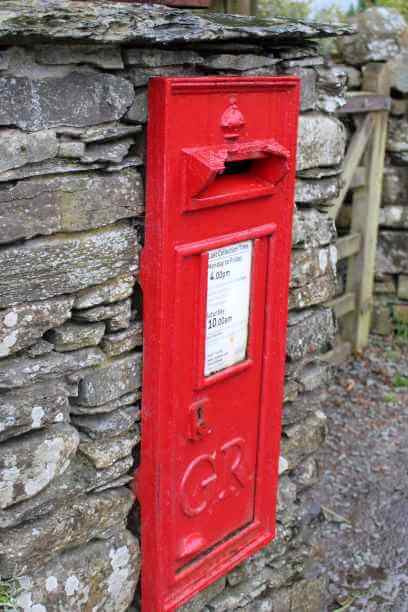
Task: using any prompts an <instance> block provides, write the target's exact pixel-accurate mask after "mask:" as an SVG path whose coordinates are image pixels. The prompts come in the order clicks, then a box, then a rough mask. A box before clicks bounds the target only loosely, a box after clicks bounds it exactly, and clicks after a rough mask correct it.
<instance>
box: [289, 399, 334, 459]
mask: <svg viewBox="0 0 408 612" xmlns="http://www.w3.org/2000/svg"><path fill="white" fill-rule="evenodd" d="M326 423H327V418H326V417H325V415H324V414H323V413H322V412H320V411H317V412H315V413H314V414H312V415H311V416H309V417H308V418H307V419H306V420H305V421H303V422H302V423H297V424H296V425H291V426H290V427H286V428H285V430H284V436H283V438H282V441H281V456H282V457H283V458H284V459H286V461H287V462H288V466H289V470H293V469H294V468H295V467H296V466H297V465H299V463H300V462H301V461H303V460H304V459H305V458H306V457H308V456H309V455H311V454H312V453H315V452H316V451H317V450H319V448H320V447H321V446H322V445H323V443H324V440H325V438H326V433H327V424H326Z"/></svg>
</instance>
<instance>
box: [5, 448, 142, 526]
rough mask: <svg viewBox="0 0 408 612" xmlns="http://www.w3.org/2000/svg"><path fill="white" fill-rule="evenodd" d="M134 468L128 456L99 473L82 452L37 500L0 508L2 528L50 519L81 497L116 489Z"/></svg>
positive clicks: (28, 500)
mask: <svg viewBox="0 0 408 612" xmlns="http://www.w3.org/2000/svg"><path fill="white" fill-rule="evenodd" d="M132 466H133V457H131V456H128V457H126V458H125V459H120V460H119V461H116V463H114V464H113V465H112V466H110V467H108V468H106V469H101V470H97V469H96V468H95V466H94V465H92V463H91V462H90V461H88V459H87V458H86V457H85V456H84V455H82V453H77V454H76V455H75V456H73V457H72V458H71V461H70V463H69V465H68V467H67V469H66V470H65V471H64V472H63V473H62V474H60V475H57V476H55V477H54V478H53V480H52V481H51V482H50V483H49V484H48V485H47V486H46V487H45V488H44V489H43V490H42V491H40V492H39V493H37V494H36V495H34V497H30V498H29V499H26V500H24V501H20V502H19V503H18V504H15V505H13V506H10V507H8V508H6V509H4V510H1V509H0V529H7V528H9V527H15V526H18V525H20V524H21V523H25V522H27V521H34V520H37V519H39V518H41V517H47V516H50V515H51V514H52V513H54V512H56V511H57V510H58V509H59V508H61V507H66V505H67V503H70V502H71V500H75V499H76V498H77V497H79V496H82V495H85V494H86V493H90V492H93V491H96V490H99V489H102V488H109V487H111V486H115V483H117V482H118V481H119V480H120V479H123V478H124V477H125V476H128V474H129V471H130V469H131V468H132ZM119 486H120V485H119Z"/></svg>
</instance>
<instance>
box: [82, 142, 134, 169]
mask: <svg viewBox="0 0 408 612" xmlns="http://www.w3.org/2000/svg"><path fill="white" fill-rule="evenodd" d="M133 144H134V140H133V139H132V138H123V139H122V140H114V141H113V142H98V143H94V144H89V145H87V147H86V149H85V153H84V155H82V157H81V162H83V163H84V164H92V163H94V162H111V163H113V164H118V163H120V162H121V161H122V160H123V159H124V158H125V157H126V155H127V154H128V153H129V149H130V147H131V146H132V145H133Z"/></svg>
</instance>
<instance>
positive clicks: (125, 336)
mask: <svg viewBox="0 0 408 612" xmlns="http://www.w3.org/2000/svg"><path fill="white" fill-rule="evenodd" d="M142 329H143V325H142V322H141V321H134V322H133V323H131V324H130V325H129V328H128V329H126V330H124V331H121V332H118V333H116V334H107V335H106V336H105V337H104V338H103V340H102V343H101V349H102V350H103V351H104V352H105V353H106V354H107V355H109V357H115V356H117V355H120V354H121V353H127V352H129V351H131V350H132V349H134V348H136V347H137V346H141V345H142Z"/></svg>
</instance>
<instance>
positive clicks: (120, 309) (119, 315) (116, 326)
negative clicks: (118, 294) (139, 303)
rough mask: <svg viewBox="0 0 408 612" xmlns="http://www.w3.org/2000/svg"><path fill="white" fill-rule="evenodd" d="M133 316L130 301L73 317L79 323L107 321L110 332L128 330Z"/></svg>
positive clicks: (87, 311) (94, 309) (75, 312)
mask: <svg viewBox="0 0 408 612" xmlns="http://www.w3.org/2000/svg"><path fill="white" fill-rule="evenodd" d="M131 316H132V302H131V300H130V299H127V300H123V301H122V302H115V303H113V304H107V305H103V306H95V307H93V308H89V309H88V310H77V311H74V312H73V317H74V319H75V320H77V321H87V322H95V321H107V326H108V331H117V330H121V329H127V328H128V327H129V325H130V318H131ZM112 321H113V327H112Z"/></svg>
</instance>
